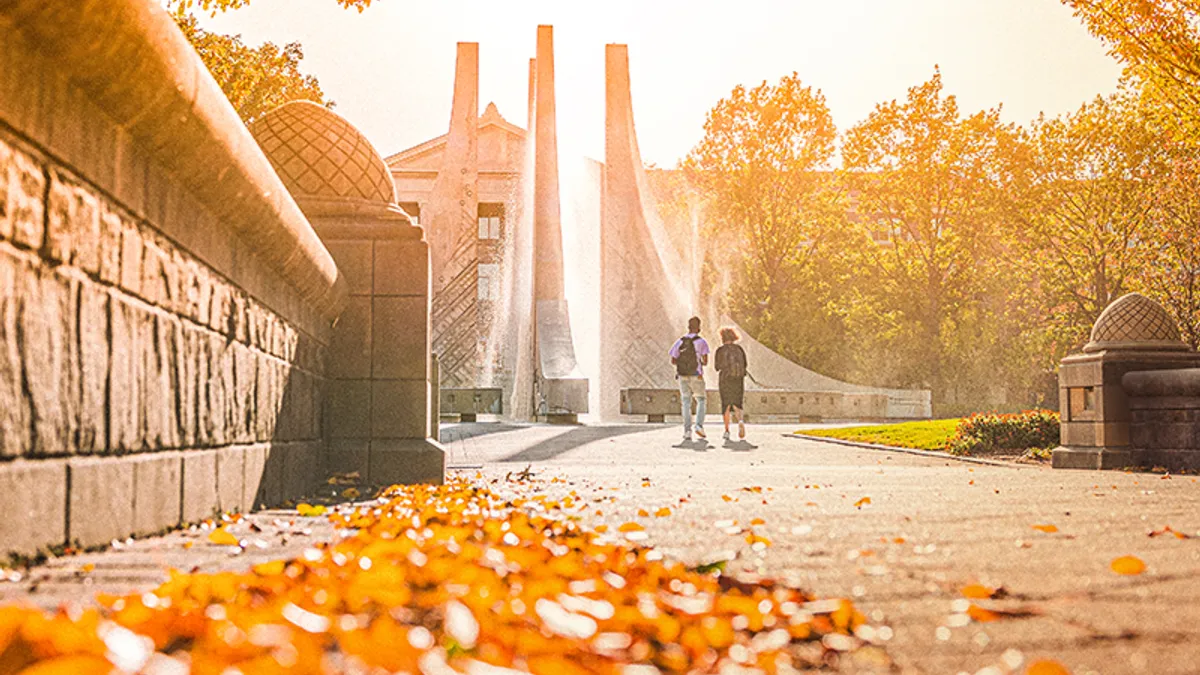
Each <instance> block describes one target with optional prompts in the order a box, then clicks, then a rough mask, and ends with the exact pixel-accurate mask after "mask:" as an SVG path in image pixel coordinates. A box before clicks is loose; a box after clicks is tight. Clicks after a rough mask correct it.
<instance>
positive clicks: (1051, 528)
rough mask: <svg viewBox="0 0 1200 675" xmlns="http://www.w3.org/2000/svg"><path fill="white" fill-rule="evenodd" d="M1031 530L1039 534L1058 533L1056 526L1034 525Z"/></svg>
mask: <svg viewBox="0 0 1200 675" xmlns="http://www.w3.org/2000/svg"><path fill="white" fill-rule="evenodd" d="M1033 529H1035V530H1037V531H1039V532H1045V533H1046V534H1054V533H1055V532H1058V526H1056V525H1034V526H1033Z"/></svg>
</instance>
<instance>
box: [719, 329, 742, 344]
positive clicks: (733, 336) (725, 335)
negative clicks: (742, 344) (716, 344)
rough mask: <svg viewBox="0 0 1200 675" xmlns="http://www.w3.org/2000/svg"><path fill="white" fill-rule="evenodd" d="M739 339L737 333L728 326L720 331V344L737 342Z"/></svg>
mask: <svg viewBox="0 0 1200 675" xmlns="http://www.w3.org/2000/svg"><path fill="white" fill-rule="evenodd" d="M740 337H741V336H740V335H738V332H737V331H736V330H734V329H733V328H731V327H730V326H726V327H724V328H722V329H721V342H737V341H738V339H739V338H740Z"/></svg>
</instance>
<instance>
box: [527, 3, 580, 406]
mask: <svg viewBox="0 0 1200 675" xmlns="http://www.w3.org/2000/svg"><path fill="white" fill-rule="evenodd" d="M535 64H536V81H535V82H534V91H535V96H534V101H533V118H534V129H533V133H534V162H533V173H534V176H533V201H534V205H533V230H534V238H533V245H534V249H533V260H534V265H533V270H532V272H533V275H534V277H533V298H534V331H535V335H536V339H535V340H534V346H535V350H536V358H535V360H534V361H535V364H536V366H537V370H538V374H537V378H536V379H535V381H536V385H537V387H536V389H537V391H536V393H535V399H536V400H535V402H534V403H535V406H536V410H537V412H538V415H539V416H546V417H550V418H559V419H562V418H570V417H573V416H574V414H576V413H582V412H587V400H588V395H587V389H588V382H587V379H586V378H584V376H583V375H582V373H581V372H580V370H579V365H578V362H577V361H576V359H575V344H574V341H573V340H572V337H571V321H570V313H569V311H568V308H567V299H566V295H565V293H564V284H563V246H562V214H561V205H560V202H559V185H558V129H557V118H556V112H555V105H554V28H553V26H538V29H537V57H536V59H535Z"/></svg>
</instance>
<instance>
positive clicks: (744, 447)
mask: <svg viewBox="0 0 1200 675" xmlns="http://www.w3.org/2000/svg"><path fill="white" fill-rule="evenodd" d="M721 447H722V448H726V449H729V450H732V451H734V452H750V451H751V450H757V449H758V446H757V445H752V444H751V443H750V441H747V440H745V439H742V440H739V441H734V440H728V441H725V442H724V443H722V444H721Z"/></svg>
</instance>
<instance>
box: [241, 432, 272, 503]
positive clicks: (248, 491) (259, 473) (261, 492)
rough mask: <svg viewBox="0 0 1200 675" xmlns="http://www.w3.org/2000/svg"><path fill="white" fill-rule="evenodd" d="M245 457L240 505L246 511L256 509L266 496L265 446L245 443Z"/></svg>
mask: <svg viewBox="0 0 1200 675" xmlns="http://www.w3.org/2000/svg"><path fill="white" fill-rule="evenodd" d="M245 457H246V465H245V482H244V485H243V492H242V505H243V507H244V508H245V510H246V511H247V512H249V511H257V510H258V509H259V507H260V506H261V505H262V504H263V503H264V502H265V501H266V498H267V489H268V485H267V482H268V478H267V446H266V445H247V446H245Z"/></svg>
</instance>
